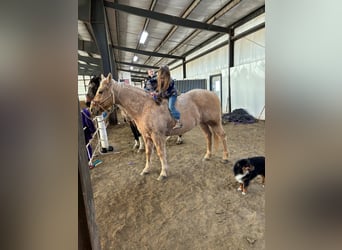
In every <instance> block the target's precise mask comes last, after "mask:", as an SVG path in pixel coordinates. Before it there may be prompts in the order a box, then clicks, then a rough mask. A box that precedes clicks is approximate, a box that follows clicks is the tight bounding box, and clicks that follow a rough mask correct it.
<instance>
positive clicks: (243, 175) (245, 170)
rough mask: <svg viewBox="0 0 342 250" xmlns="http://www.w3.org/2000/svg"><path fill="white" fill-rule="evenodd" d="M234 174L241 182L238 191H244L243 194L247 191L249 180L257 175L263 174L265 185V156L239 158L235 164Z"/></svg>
mask: <svg viewBox="0 0 342 250" xmlns="http://www.w3.org/2000/svg"><path fill="white" fill-rule="evenodd" d="M233 171H234V176H235V179H236V180H237V181H238V182H239V183H240V186H239V188H238V191H242V194H243V195H245V194H246V193H247V188H248V185H249V182H250V181H251V180H253V179H254V178H255V177H256V176H258V175H261V176H262V184H263V186H264V185H265V157H264V156H255V157H251V158H246V159H241V160H238V161H237V162H236V163H235V164H234V168H233Z"/></svg>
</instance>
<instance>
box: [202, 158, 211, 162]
mask: <svg viewBox="0 0 342 250" xmlns="http://www.w3.org/2000/svg"><path fill="white" fill-rule="evenodd" d="M209 160H210V158H205V157H204V158H203V159H202V161H209Z"/></svg>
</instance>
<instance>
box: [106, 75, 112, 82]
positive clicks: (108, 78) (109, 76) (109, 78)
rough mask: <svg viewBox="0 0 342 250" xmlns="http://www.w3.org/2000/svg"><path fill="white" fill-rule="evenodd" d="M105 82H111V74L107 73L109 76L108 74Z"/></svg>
mask: <svg viewBox="0 0 342 250" xmlns="http://www.w3.org/2000/svg"><path fill="white" fill-rule="evenodd" d="M107 80H108V82H110V81H112V73H109V74H108V76H107Z"/></svg>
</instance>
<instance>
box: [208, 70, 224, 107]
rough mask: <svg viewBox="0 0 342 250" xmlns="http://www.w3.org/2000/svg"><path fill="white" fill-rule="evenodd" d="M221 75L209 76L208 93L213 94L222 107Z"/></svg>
mask: <svg viewBox="0 0 342 250" xmlns="http://www.w3.org/2000/svg"><path fill="white" fill-rule="evenodd" d="M221 89H222V74H218V75H212V76H210V91H212V92H214V93H215V94H216V95H217V96H218V98H219V99H220V103H221V105H222V91H221Z"/></svg>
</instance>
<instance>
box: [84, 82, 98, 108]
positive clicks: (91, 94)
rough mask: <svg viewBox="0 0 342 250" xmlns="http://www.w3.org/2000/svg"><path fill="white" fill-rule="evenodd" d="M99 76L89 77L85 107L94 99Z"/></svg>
mask: <svg viewBox="0 0 342 250" xmlns="http://www.w3.org/2000/svg"><path fill="white" fill-rule="evenodd" d="M100 81H101V77H100V76H94V77H93V78H91V79H90V81H89V83H88V91H87V94H86V105H87V107H90V103H91V101H92V100H93V99H94V97H95V95H96V92H97V89H98V88H99V86H100Z"/></svg>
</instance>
